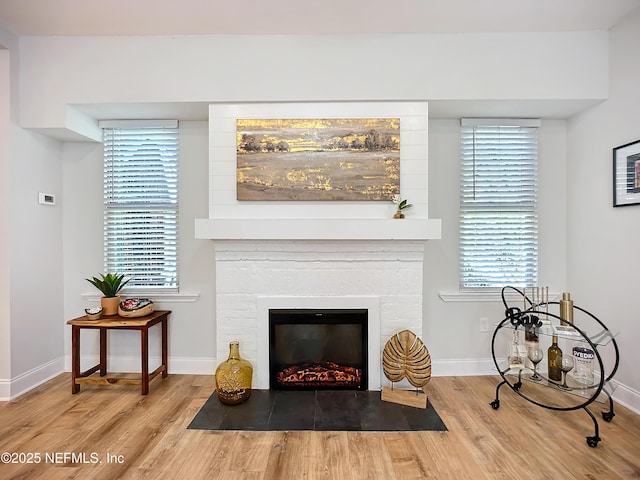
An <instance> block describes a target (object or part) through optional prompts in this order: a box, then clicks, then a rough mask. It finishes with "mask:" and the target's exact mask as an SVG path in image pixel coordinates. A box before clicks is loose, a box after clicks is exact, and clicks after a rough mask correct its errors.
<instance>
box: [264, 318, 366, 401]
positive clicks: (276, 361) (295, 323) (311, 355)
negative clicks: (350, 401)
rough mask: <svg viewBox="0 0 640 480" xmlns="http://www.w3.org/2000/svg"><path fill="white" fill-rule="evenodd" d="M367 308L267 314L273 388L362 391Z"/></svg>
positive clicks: (270, 378)
mask: <svg viewBox="0 0 640 480" xmlns="http://www.w3.org/2000/svg"><path fill="white" fill-rule="evenodd" d="M367 337H368V313H367V310H366V309H321V310H316V309H275V310H269V384H270V387H271V388H272V389H276V390H282V389H295V390H302V389H328V388H337V389H353V390H366V389H367V385H368V381H367V377H368V373H367V366H368V358H367V350H368V349H367V346H368V340H367Z"/></svg>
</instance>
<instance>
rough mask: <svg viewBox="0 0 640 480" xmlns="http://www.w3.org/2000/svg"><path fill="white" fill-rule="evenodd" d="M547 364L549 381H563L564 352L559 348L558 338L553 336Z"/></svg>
mask: <svg viewBox="0 0 640 480" xmlns="http://www.w3.org/2000/svg"><path fill="white" fill-rule="evenodd" d="M547 363H548V367H549V369H548V375H549V380H554V381H556V382H559V381H561V380H562V370H561V369H560V366H561V365H562V350H560V347H559V346H558V337H557V336H556V335H553V337H552V339H551V346H550V347H549V349H548V350H547Z"/></svg>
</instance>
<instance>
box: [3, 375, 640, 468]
mask: <svg viewBox="0 0 640 480" xmlns="http://www.w3.org/2000/svg"><path fill="white" fill-rule="evenodd" d="M498 378H499V377H435V378H432V380H431V382H430V383H429V384H428V385H427V392H428V394H429V399H430V401H431V402H432V403H433V405H434V406H435V408H436V410H437V411H438V413H439V414H440V416H441V418H442V419H443V421H444V422H445V424H446V425H447V428H448V429H449V431H448V432H403V433H380V432H215V431H195V430H187V429H186V427H187V425H188V424H189V423H190V421H191V419H192V418H193V417H194V416H195V414H196V413H197V412H198V410H199V409H200V407H201V406H202V405H203V403H204V402H205V400H206V399H207V398H208V397H209V395H211V393H212V392H213V388H214V379H213V377H212V376H195V375H170V376H169V377H168V378H167V379H164V380H162V379H160V378H158V379H155V380H154V381H153V382H152V384H151V391H150V393H149V395H147V396H146V397H143V396H141V395H140V394H139V389H138V388H137V387H125V386H115V387H107V388H105V387H99V386H91V385H83V386H82V390H81V392H80V393H79V394H77V395H72V394H71V386H70V377H69V374H64V375H61V376H59V377H57V378H55V379H53V380H51V381H49V382H47V383H46V384H44V385H42V386H40V387H38V388H36V389H34V390H32V391H31V392H29V393H28V394H26V395H23V396H22V397H20V398H18V399H17V400H15V401H11V402H0V453H2V452H16V453H19V454H26V455H22V458H23V459H28V458H27V455H28V454H36V453H38V454H40V463H32V464H22V465H17V464H15V465H14V464H9V465H8V464H1V463H0V478H2V479H29V480H32V479H37V478H42V479H62V478H79V479H112V478H113V479H116V478H122V479H143V478H149V479H153V480H155V479H164V478H167V479H189V480H197V479H204V478H206V479H221V480H222V479H233V480H240V479H247V480H249V479H251V480H258V479H287V480H299V479H308V480H315V479H338V480H350V479H376V480H378V479H380V480H400V479H402V480H408V479H438V480H442V479H454V480H460V479H467V478H468V479H474V480H477V479H491V480H494V479H536V480H538V479H553V480H556V479H580V480H584V479H598V480H600V479H617V478H624V479H627V478H640V416H638V415H635V414H634V413H632V412H630V411H629V410H627V409H625V408H623V407H620V406H617V405H616V417H615V418H614V420H613V422H611V423H606V422H604V421H602V420H601V417H600V410H601V408H600V407H601V404H597V406H596V407H594V408H593V411H594V414H595V415H596V417H597V418H598V419H599V423H600V436H601V438H602V441H601V442H600V444H599V445H598V447H597V448H590V447H589V446H587V444H586V441H585V437H586V436H588V435H593V423H592V421H591V419H590V418H589V417H588V415H587V414H586V413H585V412H584V411H582V410H579V411H573V412H555V411H552V410H547V409H542V408H539V407H536V406H535V405H532V404H530V403H528V402H525V401H524V400H522V399H521V398H520V397H518V396H517V395H516V394H515V393H513V392H512V391H510V390H508V389H506V388H503V389H502V390H501V395H500V399H501V406H500V409H498V410H493V409H492V408H491V406H490V405H489V402H490V401H492V400H493V398H494V396H495V386H496V384H497V382H498ZM65 453H66V455H67V457H65ZM72 453H73V454H75V458H70V457H69V456H70V455H71V454H72ZM47 454H48V455H49V456H48V457H46V456H45V455H47ZM54 454H57V456H53V455H54ZM78 454H84V456H85V457H84V460H85V461H86V462H89V463H85V464H83V463H78V461H79V460H82V456H79V455H78ZM31 460H33V461H35V460H36V457H35V455H32V456H31ZM109 460H111V463H109ZM55 462H58V463H55ZM91 462H101V463H91Z"/></svg>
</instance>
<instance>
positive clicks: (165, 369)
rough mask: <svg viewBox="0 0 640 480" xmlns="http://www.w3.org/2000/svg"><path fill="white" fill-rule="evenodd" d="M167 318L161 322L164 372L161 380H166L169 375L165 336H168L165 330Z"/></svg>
mask: <svg viewBox="0 0 640 480" xmlns="http://www.w3.org/2000/svg"><path fill="white" fill-rule="evenodd" d="M167 323H168V321H167V318H165V319H163V320H162V365H164V370H163V371H162V378H167V375H169V362H168V356H169V355H168V352H167V350H168V349H167V343H168V342H167V336H168V332H167V330H168V328H167Z"/></svg>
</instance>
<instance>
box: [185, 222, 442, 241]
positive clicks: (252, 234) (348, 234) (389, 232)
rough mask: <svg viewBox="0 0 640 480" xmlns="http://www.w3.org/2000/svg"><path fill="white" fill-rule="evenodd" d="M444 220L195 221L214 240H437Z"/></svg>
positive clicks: (199, 235) (203, 236) (198, 233)
mask: <svg viewBox="0 0 640 480" xmlns="http://www.w3.org/2000/svg"><path fill="white" fill-rule="evenodd" d="M441 230H442V227H441V220H440V219H427V218H404V219H377V218H371V219H348V218H339V219H266V218H243V219H217V218H196V223H195V237H196V238H198V239H211V240H437V239H440V238H441Z"/></svg>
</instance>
